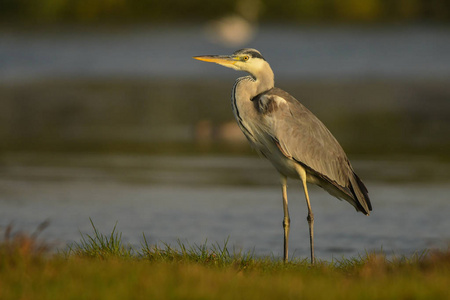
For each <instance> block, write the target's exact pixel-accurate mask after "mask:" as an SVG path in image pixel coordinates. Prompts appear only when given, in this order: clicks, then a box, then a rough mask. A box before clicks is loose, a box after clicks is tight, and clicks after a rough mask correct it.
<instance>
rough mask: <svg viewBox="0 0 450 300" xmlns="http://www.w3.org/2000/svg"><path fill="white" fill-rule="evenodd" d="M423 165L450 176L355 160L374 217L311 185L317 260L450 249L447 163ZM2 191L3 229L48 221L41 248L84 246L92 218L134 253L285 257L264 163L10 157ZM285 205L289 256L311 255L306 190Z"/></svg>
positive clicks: (272, 177) (276, 199)
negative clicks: (156, 248)
mask: <svg viewBox="0 0 450 300" xmlns="http://www.w3.org/2000/svg"><path fill="white" fill-rule="evenodd" d="M421 163H422V164H424V165H426V166H428V168H429V169H431V170H436V172H438V173H439V172H440V173H441V174H444V175H445V176H446V177H445V178H443V179H442V178H441V182H438V183H436V182H435V183H420V184H417V183H414V184H413V183H411V180H407V181H402V180H401V178H402V176H399V175H398V174H397V175H395V172H394V173H393V174H391V176H390V179H391V180H392V178H396V179H397V183H395V182H394V183H393V182H387V181H385V180H383V178H380V177H378V176H377V175H376V172H375V173H374V174H372V175H371V170H372V169H375V170H376V169H377V168H378V169H388V168H389V166H391V168H398V166H401V163H399V162H397V164H396V163H395V162H392V161H376V162H371V161H361V160H356V161H355V162H354V165H355V168H356V169H357V170H359V171H360V172H359V173H360V174H361V176H362V177H363V178H364V179H365V182H366V185H367V186H368V188H369V192H370V196H371V199H372V203H373V207H374V211H373V212H372V214H371V216H369V217H366V216H364V215H363V214H361V213H356V212H355V210H354V209H353V207H352V206H350V205H349V204H348V203H345V202H341V201H338V200H336V199H335V198H333V197H331V196H330V195H328V194H327V193H326V192H324V191H323V190H321V189H319V188H314V187H311V188H310V197H311V201H312V207H313V211H314V213H315V232H316V251H317V256H318V257H319V258H322V259H331V258H332V257H341V256H342V255H345V256H347V257H348V256H352V255H357V254H359V253H364V251H366V250H367V251H380V250H381V249H383V250H384V251H385V252H387V253H388V254H391V253H395V254H397V255H402V254H406V255H410V254H412V253H414V252H415V251H421V250H423V249H434V248H446V246H447V245H448V243H449V241H450V234H449V230H448V229H449V228H450V219H449V218H448V213H449V211H450V201H448V200H449V199H448V195H449V194H450V185H449V184H448V178H449V177H447V176H449V175H450V174H449V173H448V170H449V165H448V164H447V165H445V164H444V165H442V164H441V163H436V162H433V161H422V162H418V164H419V165H420V164H421ZM374 166H377V167H374ZM410 166H411V165H410ZM412 166H414V165H412ZM418 168H419V169H420V168H423V165H422V166H420V167H418ZM0 191H1V196H0V220H1V221H0V229H4V228H5V227H6V226H7V225H8V224H10V223H11V222H12V223H13V224H14V229H15V230H19V229H20V230H24V231H26V232H33V231H34V230H35V229H36V228H37V226H38V225H39V224H40V223H41V222H43V221H44V220H49V221H50V226H49V227H48V228H47V229H46V230H45V231H44V232H43V233H42V235H41V238H43V239H45V240H46V241H49V242H51V243H52V244H53V245H54V246H55V247H56V248H60V249H61V248H64V247H65V245H66V244H67V243H70V242H74V241H79V240H80V232H82V233H88V234H91V233H92V228H91V225H90V223H89V218H91V219H92V220H93V222H94V223H95V225H96V227H97V228H98V229H99V230H100V232H102V233H105V234H108V233H110V232H111V231H112V228H113V227H114V225H115V224H116V223H117V230H118V231H120V232H122V233H123V239H124V241H126V242H129V243H131V244H133V245H136V246H139V245H140V243H141V242H142V241H143V238H142V234H143V233H144V234H145V236H146V237H147V239H148V241H149V242H150V243H152V244H154V243H158V244H160V245H161V243H169V244H172V245H174V246H175V245H176V241H177V239H181V241H183V242H188V243H190V244H202V243H204V242H205V241H208V243H215V242H217V243H219V244H221V245H223V242H224V241H225V240H226V239H228V238H229V244H228V245H229V246H233V247H235V248H236V249H237V250H239V249H242V250H244V251H254V252H255V254H256V255H275V256H276V257H281V256H282V241H283V233H282V226H281V221H282V218H283V214H282V202H281V192H280V188H279V186H278V176H277V174H276V172H274V170H273V169H272V166H271V165H270V164H269V163H268V162H266V161H265V160H262V159H259V158H256V157H252V156H249V157H248V156H216V155H212V156H159V155H157V156H136V155H81V154H80V155H69V156H67V155H63V154H59V155H36V154H26V153H22V154H10V155H8V156H4V157H3V167H2V168H1V169H0ZM288 195H289V199H290V213H291V220H292V224H291V226H292V229H291V246H290V247H291V253H294V255H295V256H297V257H307V256H308V251H309V250H308V247H309V242H308V225H307V222H306V214H307V211H306V204H305V200H304V196H303V192H302V190H301V187H300V185H299V183H298V182H295V181H291V182H289V188H288Z"/></svg>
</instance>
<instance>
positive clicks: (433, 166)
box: [0, 0, 450, 259]
mask: <svg viewBox="0 0 450 300" xmlns="http://www.w3.org/2000/svg"><path fill="white" fill-rule="evenodd" d="M243 47H252V48H256V49H258V50H260V51H261V52H262V54H263V55H264V57H265V58H266V59H267V60H268V62H269V63H270V64H271V66H272V68H273V70H274V72H275V81H276V85H277V86H278V87H280V88H283V89H285V90H286V91H288V92H289V93H291V94H292V95H293V96H294V97H296V98H297V99H299V100H300V101H301V102H302V103H303V104H304V105H305V106H307V107H308V108H309V109H310V110H311V111H312V112H313V113H315V114H316V115H317V116H318V117H319V118H320V119H321V120H322V121H323V122H324V124H325V125H326V126H327V127H328V128H329V129H330V130H331V132H332V133H333V134H334V135H335V136H336V138H337V139H338V140H339V141H340V143H341V145H342V146H343V148H344V149H345V150H346V152H347V154H348V156H349V158H350V160H351V161H352V163H353V165H354V168H355V170H356V171H357V173H358V174H359V175H360V177H361V178H362V179H363V180H364V182H365V183H366V185H367V186H368V188H369V192H370V196H371V199H372V203H373V207H374V211H373V214H372V215H371V216H370V217H365V216H363V215H362V214H357V213H355V212H354V211H353V208H352V207H351V206H350V205H349V204H347V203H343V202H340V201H337V200H336V199H334V198H332V197H331V196H329V195H328V194H327V193H326V192H324V191H322V190H319V189H314V188H312V192H311V201H312V206H313V211H314V212H315V217H316V226H315V227H316V251H317V255H318V257H319V258H326V259H329V258H331V257H337V256H340V255H347V256H348V255H355V254H357V253H363V252H364V250H370V251H372V250H373V251H378V250H380V249H383V250H384V251H387V252H392V253H397V254H410V253H413V252H414V251H420V250H422V249H428V248H442V247H448V245H449V241H450V235H449V233H448V232H450V231H449V229H450V221H449V218H448V214H449V213H450V199H449V195H450V184H449V183H450V138H449V137H450V1H449V0H339V1H337V0H296V1H294V0H288V1H282V2H280V1H272V0H218V1H204V0H191V1H184V0H166V1H161V0H127V1H125V0H91V1H81V0H40V1H34V0H3V1H1V2H0V230H2V229H4V228H5V227H6V226H8V225H9V224H11V223H12V224H14V226H15V228H16V229H17V230H19V229H21V230H26V231H33V230H34V229H35V228H37V226H38V225H39V224H40V223H41V222H43V221H45V220H48V221H50V225H49V227H48V228H47V229H46V230H45V231H44V232H43V233H42V235H43V238H45V239H46V240H49V241H51V242H53V243H54V244H55V247H60V248H61V247H64V246H65V245H66V244H67V243H70V242H73V241H78V240H79V237H80V231H81V232H82V233H86V232H87V233H89V232H90V231H91V228H90V223H89V217H91V218H92V220H93V222H94V223H95V224H96V225H97V226H98V227H99V230H100V231H102V232H105V233H108V232H110V231H111V230H112V228H113V226H114V224H115V223H116V222H118V227H117V228H118V230H120V231H122V232H123V237H124V239H125V240H127V241H129V242H130V243H131V244H133V245H139V243H140V241H141V240H142V233H144V234H145V235H146V236H147V239H148V241H149V242H152V243H161V242H165V243H171V244H173V243H176V239H178V238H179V239H181V240H182V241H187V242H189V243H193V244H194V243H203V242H204V241H205V240H208V241H211V242H219V243H222V242H223V241H224V240H226V239H227V238H230V242H229V245H233V246H234V247H236V248H237V249H243V250H245V251H247V250H250V251H255V253H256V254H257V255H269V254H273V255H275V256H276V257H279V256H281V255H282V238H283V237H282V235H283V233H282V232H283V231H282V226H281V221H282V218H283V213H282V202H281V193H280V191H279V190H280V189H279V179H278V175H277V173H276V171H275V169H273V168H272V166H271V165H270V164H269V163H268V162H266V161H265V160H263V159H260V158H258V157H257V155H256V154H255V153H254V152H253V151H252V150H251V149H250V147H249V146H248V144H247V142H246V140H245V138H244V136H243V134H242V133H241V132H240V130H239V128H238V127H237V125H236V124H235V123H234V119H233V115H232V112H231V108H230V102H229V101H230V93H231V88H232V85H233V83H234V80H235V79H236V78H237V77H238V76H243V75H244V74H239V73H236V72H234V71H232V70H228V69H225V68H221V67H219V66H217V65H213V64H205V63H200V62H198V61H195V60H193V59H192V56H195V55H204V54H231V53H232V52H234V51H235V50H237V49H239V48H243ZM289 196H290V203H291V204H290V205H291V219H292V222H293V224H292V226H293V229H292V230H291V235H292V238H291V239H292V242H291V244H292V246H291V247H292V252H294V255H296V256H300V257H303V256H307V255H308V247H309V244H308V231H307V223H306V214H307V212H306V205H305V203H304V202H305V201H304V198H303V192H302V190H301V187H300V185H299V184H298V183H297V182H295V181H292V182H290V188H289Z"/></svg>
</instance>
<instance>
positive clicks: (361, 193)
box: [350, 172, 372, 215]
mask: <svg viewBox="0 0 450 300" xmlns="http://www.w3.org/2000/svg"><path fill="white" fill-rule="evenodd" d="M350 191H351V192H352V194H353V197H354V198H355V204H356V209H357V210H358V211H360V212H362V213H364V214H365V215H369V214H370V211H371V210H372V204H371V203H370V199H369V192H368V191H367V188H366V186H365V185H364V183H363V182H362V181H361V179H359V177H358V175H356V174H355V172H353V176H352V177H351V178H350Z"/></svg>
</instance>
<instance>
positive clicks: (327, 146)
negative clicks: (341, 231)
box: [254, 88, 372, 214]
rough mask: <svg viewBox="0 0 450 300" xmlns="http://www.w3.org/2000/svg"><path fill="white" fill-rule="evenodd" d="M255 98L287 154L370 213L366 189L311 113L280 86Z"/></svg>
mask: <svg viewBox="0 0 450 300" xmlns="http://www.w3.org/2000/svg"><path fill="white" fill-rule="evenodd" d="M254 101H255V105H256V106H257V109H258V110H259V113H260V114H261V117H262V120H263V122H264V124H265V131H266V133H267V134H269V135H270V136H271V138H272V139H273V141H274V142H275V143H276V144H277V146H278V148H279V149H280V151H281V152H282V153H283V154H284V155H285V156H286V157H288V158H291V159H293V160H295V161H297V162H298V163H300V164H301V165H303V166H304V167H306V169H307V171H309V172H310V173H312V174H313V175H315V176H316V177H319V178H320V179H322V180H324V181H326V182H328V183H330V184H331V185H333V186H335V187H336V188H337V189H339V190H341V191H342V192H343V193H344V194H346V195H347V196H348V197H345V199H346V200H347V201H349V202H350V203H351V204H352V205H353V206H355V208H356V209H357V210H359V211H362V212H363V213H365V214H369V211H371V210H372V206H371V203H370V199H369V196H368V192H367V188H366V187H365V186H364V184H363V183H362V181H361V180H360V179H359V178H358V176H357V175H356V174H355V173H354V171H353V168H352V166H351V164H350V162H349V160H348V159H347V156H346V154H345V152H344V150H343V149H342V147H341V145H340V144H339V143H338V141H337V140H336V139H335V138H334V136H333V135H332V134H331V132H330V131H329V130H328V129H327V128H326V127H325V125H324V124H323V123H322V122H321V121H320V120H319V119H318V118H317V117H316V116H315V115H314V114H313V113H312V112H310V111H309V110H308V109H307V108H306V107H304V106H303V105H302V104H301V103H300V102H298V101H297V100H296V99H295V98H294V97H292V96H291V95H289V94H288V93H287V92H285V91H283V90H281V89H278V88H273V89H271V90H269V91H267V92H265V93H262V94H260V95H258V96H257V97H256V99H254ZM327 190H328V189H327ZM328 191H329V190H328Z"/></svg>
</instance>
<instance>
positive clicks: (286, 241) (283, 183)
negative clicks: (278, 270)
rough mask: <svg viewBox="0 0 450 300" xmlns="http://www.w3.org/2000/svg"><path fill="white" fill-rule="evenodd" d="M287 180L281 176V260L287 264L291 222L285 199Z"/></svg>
mask: <svg viewBox="0 0 450 300" xmlns="http://www.w3.org/2000/svg"><path fill="white" fill-rule="evenodd" d="M286 189H287V178H286V176H283V175H281V190H282V193H283V212H284V219H283V230H284V255H283V260H284V262H287V260H288V248H289V227H290V223H291V220H290V218H289V209H288V199H287V191H286Z"/></svg>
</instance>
